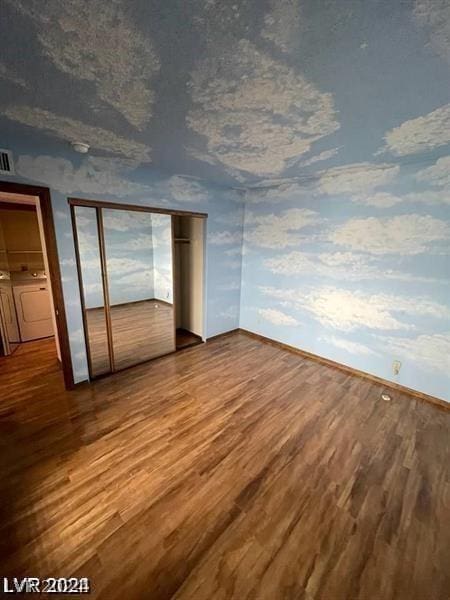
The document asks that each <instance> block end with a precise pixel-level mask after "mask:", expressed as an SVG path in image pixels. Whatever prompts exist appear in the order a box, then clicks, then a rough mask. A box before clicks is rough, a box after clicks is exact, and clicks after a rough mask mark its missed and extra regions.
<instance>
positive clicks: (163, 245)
mask: <svg viewBox="0 0 450 600" xmlns="http://www.w3.org/2000/svg"><path fill="white" fill-rule="evenodd" d="M102 213H103V230H104V239H105V255H106V272H107V280H108V290H109V303H110V313H111V331H112V342H113V348H114V363H115V369H116V370H120V369H123V368H126V367H129V366H130V365H134V364H137V363H139V362H143V361H145V360H149V359H151V358H155V357H157V356H162V355H163V354H168V353H169V352H173V351H174V350H175V327H174V311H173V300H172V294H173V292H172V288H173V284H172V233H171V218H170V216H168V215H162V214H156V213H150V212H138V211H127V210H117V209H103V210H102Z"/></svg>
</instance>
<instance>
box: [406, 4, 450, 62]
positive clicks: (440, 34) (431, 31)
mask: <svg viewBox="0 0 450 600" xmlns="http://www.w3.org/2000/svg"><path fill="white" fill-rule="evenodd" d="M414 16H415V18H416V21H417V23H418V24H419V25H421V26H422V27H424V29H425V30H426V31H427V33H428V35H429V37H430V45H431V47H432V48H433V49H434V51H435V52H436V53H437V54H439V56H441V57H442V58H443V59H444V60H445V61H447V62H448V63H450V4H449V3H448V0H416V3H415V6H414Z"/></svg>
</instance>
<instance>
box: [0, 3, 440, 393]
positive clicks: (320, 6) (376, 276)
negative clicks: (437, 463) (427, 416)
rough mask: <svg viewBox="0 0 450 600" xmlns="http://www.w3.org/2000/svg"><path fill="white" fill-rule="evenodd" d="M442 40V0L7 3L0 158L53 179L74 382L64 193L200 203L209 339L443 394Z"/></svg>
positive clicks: (77, 332) (75, 312)
mask: <svg viewBox="0 0 450 600" xmlns="http://www.w3.org/2000/svg"><path fill="white" fill-rule="evenodd" d="M449 30H450V6H449V4H448V2H447V0H407V1H404V2H389V1H387V0H364V1H360V0H358V1H356V0H348V1H346V2H344V3H339V2H328V1H325V0H240V1H239V2H236V1H230V2H229V1H227V0H221V1H219V0H193V1H192V2H189V3H187V4H186V3H182V2H178V1H174V2H164V3H163V2H160V1H156V0H153V1H152V0H150V1H145V2H144V0H131V1H127V2H125V0H109V1H108V2H107V1H106V0H91V1H88V0H65V1H64V2H63V1H62V0H48V1H47V2H45V3H40V2H38V1H37V0H28V1H25V0H15V1H14V2H13V1H12V0H3V2H2V20H1V22H0V32H1V35H2V40H3V53H2V57H1V58H0V106H1V115H0V146H1V147H5V148H10V149H11V150H13V152H14V155H15V160H16V175H15V176H14V179H15V180H16V181H23V182H34V183H41V184H43V185H47V186H49V187H50V189H51V193H52V202H53V206H54V214H55V220H56V228H57V236H58V245H59V251H60V256H61V260H62V270H63V276H64V291H65V296H66V304H67V310H68V317H69V328H70V332H71V347H72V351H73V356H74V365H75V370H76V374H77V378H78V380H81V379H83V378H85V376H86V373H87V369H86V361H85V357H84V349H83V348H84V346H83V339H82V329H81V313H80V308H79V297H78V291H77V284H76V277H75V274H74V255H73V240H72V233H71V229H70V219H69V212H68V209H67V202H66V199H67V196H70V195H74V196H77V195H78V196H80V197H90V198H94V199H95V198H97V199H105V200H117V201H119V200H120V201H121V202H124V201H125V202H132V203H142V204H148V205H153V206H163V207H164V206H166V207H168V208H183V209H187V210H201V211H203V212H208V214H209V219H208V225H207V263H208V265H207V319H208V327H207V335H214V334H215V333H219V332H221V331H225V330H228V329H232V328H234V327H237V326H239V325H240V326H241V327H244V328H248V329H250V330H252V331H256V332H258V333H261V334H263V335H267V336H269V337H273V338H275V339H277V340H281V341H284V342H286V343H289V344H292V345H294V346H298V347H300V348H303V349H305V350H308V351H311V352H314V353H316V354H319V355H321V356H325V357H328V358H331V359H333V360H336V361H338V362H342V363H345V364H347V365H350V366H353V367H355V368H358V369H361V370H363V371H366V372H368V373H373V374H375V375H378V376H381V377H383V378H386V379H394V378H393V376H392V369H391V363H392V360H393V359H398V360H401V361H402V368H401V371H400V374H399V376H398V377H397V378H395V380H396V381H398V382H399V383H402V384H404V385H406V386H408V387H411V388H414V389H418V390H420V391H423V392H426V393H429V394H432V395H436V396H438V397H440V398H444V399H447V400H450V378H449V373H450V362H449V361H450V358H449V356H450V300H449V298H450V289H449V287H450V286H449V281H450V262H449V261H450V256H449V254H450V178H449V173H450V84H449V81H450V41H449V40H450V37H449V33H448V32H449ZM24 47H26V48H27V53H26V54H24V53H23V51H22V49H23V48H24ZM72 141H83V142H86V143H88V144H90V146H91V150H90V153H89V155H88V156H86V157H82V156H80V155H77V154H75V153H74V152H73V151H72V149H71V147H70V142H72ZM244 207H245V209H244ZM244 212H245V241H244V245H243V246H242V232H243V228H244ZM154 252H155V251H154V250H153V255H154ZM241 268H242V273H241ZM241 287H242V290H241Z"/></svg>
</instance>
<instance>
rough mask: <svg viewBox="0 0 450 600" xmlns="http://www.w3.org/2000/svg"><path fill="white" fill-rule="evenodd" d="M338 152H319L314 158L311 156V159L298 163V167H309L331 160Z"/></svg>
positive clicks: (331, 150)
mask: <svg viewBox="0 0 450 600" xmlns="http://www.w3.org/2000/svg"><path fill="white" fill-rule="evenodd" d="M338 152H339V148H331V149H330V150H324V151H323V152H320V153H319V154H316V155H315V156H311V158H308V159H306V160H302V161H301V162H300V163H299V166H300V167H309V166H311V165H313V164H315V163H316V162H322V161H324V160H329V159H330V158H333V156H336V154H337V153H338Z"/></svg>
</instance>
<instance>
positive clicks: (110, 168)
mask: <svg viewBox="0 0 450 600" xmlns="http://www.w3.org/2000/svg"><path fill="white" fill-rule="evenodd" d="M127 171H128V165H127V163H126V162H122V161H121V160H117V159H110V160H108V159H98V158H95V157H92V156H91V157H88V158H87V159H84V160H83V162H82V163H81V165H80V166H79V167H75V166H74V165H73V164H72V163H71V162H70V161H69V160H66V159H65V158H54V157H52V156H45V155H43V156H36V157H33V156H27V155H21V156H19V158H18V160H17V162H16V172H17V173H18V174H19V175H21V176H22V177H25V178H27V179H32V180H34V181H39V182H42V183H45V184H46V185H48V186H50V188H53V189H55V190H58V191H60V192H63V193H64V194H73V193H75V192H84V193H86V194H109V195H113V196H130V195H133V194H140V193H144V192H146V191H148V189H149V188H148V187H147V186H144V185H141V184H139V183H134V182H133V181H130V180H128V179H126V178H125V177H123V176H122V175H121V174H122V173H126V172H127ZM61 216H62V215H61ZM64 217H65V215H64Z"/></svg>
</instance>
